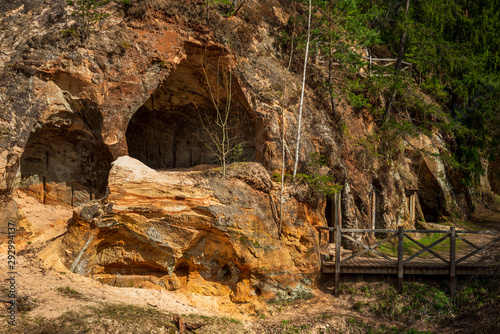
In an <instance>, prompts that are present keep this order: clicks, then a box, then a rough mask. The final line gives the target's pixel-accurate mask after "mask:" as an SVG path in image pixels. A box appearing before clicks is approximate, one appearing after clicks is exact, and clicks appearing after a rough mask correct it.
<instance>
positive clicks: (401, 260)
mask: <svg viewBox="0 0 500 334" xmlns="http://www.w3.org/2000/svg"><path fill="white" fill-rule="evenodd" d="M318 229H319V230H320V231H319V232H320V233H319V244H320V245H321V232H322V231H321V230H327V231H329V234H330V237H329V238H328V239H329V240H334V242H335V258H334V259H331V258H329V257H330V256H329V255H326V256H325V257H324V258H323V257H322V259H321V260H322V270H323V273H325V274H328V273H334V274H335V296H338V295H339V288H340V274H395V275H397V277H398V291H399V292H401V291H402V288H403V275H419V274H424V275H449V277H450V293H451V295H452V297H453V296H454V294H455V290H456V276H457V275H473V274H480V273H483V274H486V273H490V274H491V273H493V274H498V271H499V269H500V263H499V261H498V259H496V260H495V258H494V257H495V255H496V256H498V255H499V254H498V253H499V252H498V250H499V247H498V245H499V241H500V237H499V233H497V232H492V231H463V230H456V229H455V227H450V230H404V229H403V227H399V229H397V230H386V229H342V228H341V227H340V225H336V227H335V228H333V227H318ZM332 233H333V234H334V237H333V238H332V235H331V234H332ZM361 233H364V234H369V233H372V234H375V233H379V234H385V235H387V234H389V236H387V237H386V238H384V239H383V240H380V241H377V242H375V243H373V244H371V245H367V244H364V243H363V242H361V241H359V240H357V239H356V238H354V237H353V236H354V235H356V234H358V235H359V234H361ZM428 233H432V234H434V233H437V234H443V236H442V237H441V238H439V239H438V240H436V241H434V242H433V243H431V244H430V245H427V246H426V245H423V244H422V243H420V242H419V241H418V240H416V239H415V238H414V237H412V236H411V235H410V234H428ZM466 235H468V236H473V235H488V236H490V237H491V240H489V241H488V242H486V243H485V244H483V245H481V246H478V245H476V244H474V243H473V242H471V241H469V240H467V239H466V237H465V236H466ZM342 238H344V239H347V240H349V241H351V242H352V243H354V244H356V245H358V246H360V247H361V248H362V250H360V251H358V252H357V253H355V254H352V255H347V256H344V257H343V258H342V256H341V255H342V254H341V248H340V245H341V242H342ZM392 239H397V257H391V256H388V255H386V254H383V253H381V252H380V251H379V250H377V248H378V247H379V246H380V245H382V244H384V243H386V242H389V241H391V240H392ZM405 239H407V240H409V241H410V242H411V243H414V244H416V245H418V246H419V247H420V248H421V249H420V250H419V251H417V252H416V253H414V254H411V255H407V257H406V258H405V254H404V240H405ZM448 239H449V253H448V254H447V255H444V254H442V253H441V254H439V253H438V252H436V251H435V250H433V249H432V248H433V247H435V246H436V245H438V244H440V243H442V242H443V241H445V240H448ZM469 239H470V238H469ZM457 240H460V241H462V242H464V243H465V244H466V245H468V246H470V247H472V249H473V250H472V251H470V252H465V253H464V252H463V251H462V250H461V251H460V252H457V249H456V241H457ZM425 252H428V253H430V254H432V255H434V258H422V257H419V256H420V255H422V254H423V253H425ZM370 253H372V254H370ZM364 254H370V255H372V256H371V257H366V256H365V257H363V256H362V255H364ZM373 254H374V255H375V256H373Z"/></svg>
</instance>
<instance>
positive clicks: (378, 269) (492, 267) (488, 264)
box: [323, 257, 500, 275]
mask: <svg viewBox="0 0 500 334" xmlns="http://www.w3.org/2000/svg"><path fill="white" fill-rule="evenodd" d="M499 270H500V266H499V264H498V263H495V262H493V261H481V262H479V263H478V262H476V261H475V260H470V261H466V262H464V263H463V264H459V265H457V266H456V267H455V274H456V275H474V274H479V273H484V274H486V273H495V272H496V273H498V271H499ZM323 273H325V274H328V273H331V274H334V273H335V261H323ZM340 273H341V274H394V275H397V273H398V261H397V259H394V261H393V262H389V261H387V260H386V259H383V258H382V259H381V258H368V257H358V258H354V259H350V260H348V261H346V262H343V263H342V265H341V267H340ZM449 273H450V266H449V265H446V264H445V263H443V262H442V261H441V260H439V259H421V258H419V259H415V260H413V261H412V262H411V263H408V264H406V265H404V266H403V274H404V275H448V274H449Z"/></svg>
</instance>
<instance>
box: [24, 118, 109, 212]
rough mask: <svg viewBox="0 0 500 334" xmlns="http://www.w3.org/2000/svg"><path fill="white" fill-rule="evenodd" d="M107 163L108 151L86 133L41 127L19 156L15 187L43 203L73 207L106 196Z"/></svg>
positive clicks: (32, 135)
mask: <svg viewBox="0 0 500 334" xmlns="http://www.w3.org/2000/svg"><path fill="white" fill-rule="evenodd" d="M111 162H112V156H111V154H110V152H109V150H108V148H107V147H106V146H105V145H104V144H103V143H102V142H101V141H100V140H98V139H96V138H94V137H93V136H91V135H90V134H88V133H87V132H84V131H81V130H75V131H70V130H68V129H64V128H60V127H55V126H53V127H52V126H46V127H42V128H40V129H38V130H37V131H35V132H34V133H32V134H31V136H30V138H29V140H28V143H27V144H26V148H25V150H24V153H23V155H22V156H21V163H20V175H18V180H17V182H18V187H19V188H21V189H22V190H23V191H25V192H27V193H29V194H31V195H33V196H34V197H36V198H38V199H39V200H40V201H41V202H43V203H57V202H64V203H67V204H70V205H75V206H77V205H80V204H83V203H85V202H87V201H89V200H91V199H95V198H100V197H103V196H104V195H105V194H106V188H107V184H108V174H109V170H110V169H111Z"/></svg>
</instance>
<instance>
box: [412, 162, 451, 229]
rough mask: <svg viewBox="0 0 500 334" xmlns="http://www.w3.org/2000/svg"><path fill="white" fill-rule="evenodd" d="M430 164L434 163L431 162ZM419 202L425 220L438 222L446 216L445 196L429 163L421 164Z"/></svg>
mask: <svg viewBox="0 0 500 334" xmlns="http://www.w3.org/2000/svg"><path fill="white" fill-rule="evenodd" d="M430 163H433V162H432V161H430ZM417 194H418V201H419V203H420V208H421V209H422V214H423V215H424V219H425V220H426V221H428V222H437V221H438V220H439V217H441V216H444V215H446V207H445V205H444V203H445V202H444V201H445V196H444V193H443V190H442V189H441V186H440V185H439V182H438V180H437V179H436V177H435V176H434V174H433V173H432V172H431V170H430V169H429V166H428V165H427V161H426V160H423V161H422V162H421V167H420V171H419V174H418V191H417Z"/></svg>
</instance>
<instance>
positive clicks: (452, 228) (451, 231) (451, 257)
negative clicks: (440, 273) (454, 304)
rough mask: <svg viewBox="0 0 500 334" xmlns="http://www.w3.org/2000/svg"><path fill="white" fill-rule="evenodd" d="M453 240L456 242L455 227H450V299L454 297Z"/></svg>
mask: <svg viewBox="0 0 500 334" xmlns="http://www.w3.org/2000/svg"><path fill="white" fill-rule="evenodd" d="M455 242H456V233H455V227H451V228H450V295H451V299H453V298H454V297H455V288H456V287H455V283H456V278H455V265H456V264H455V255H456V248H455Z"/></svg>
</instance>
